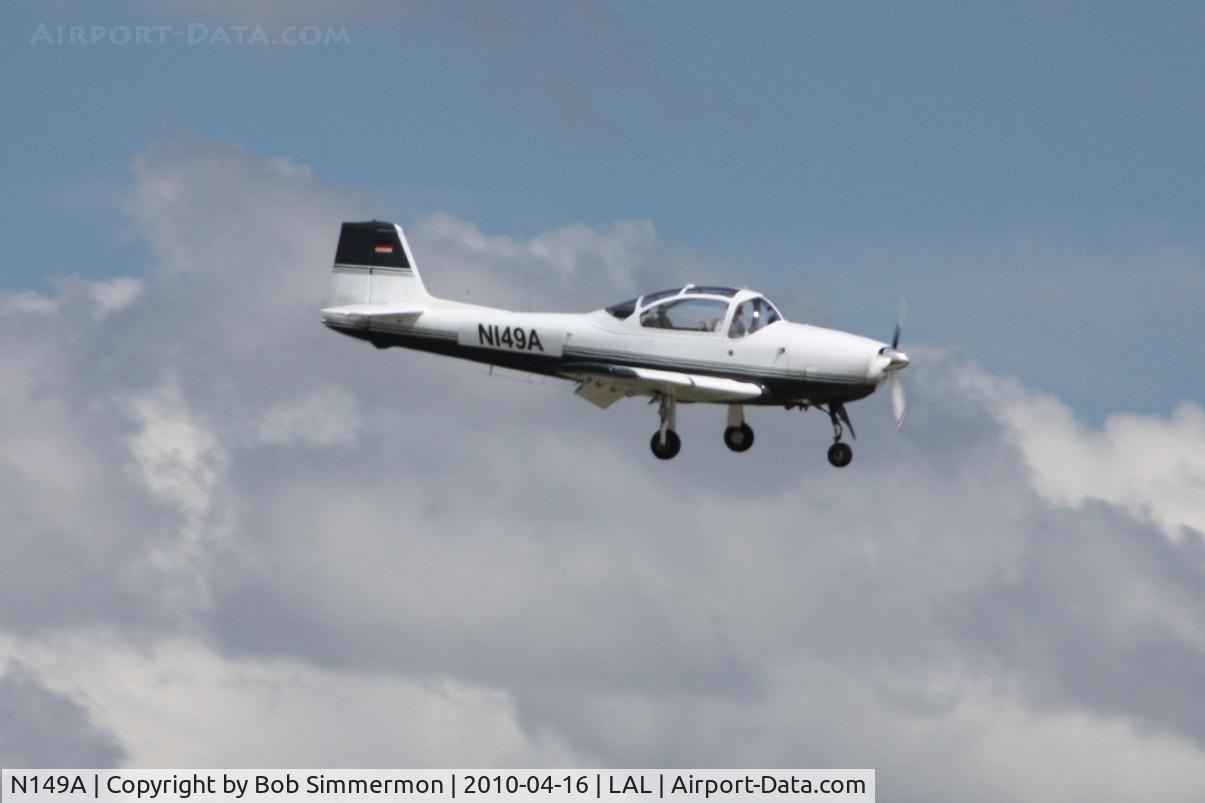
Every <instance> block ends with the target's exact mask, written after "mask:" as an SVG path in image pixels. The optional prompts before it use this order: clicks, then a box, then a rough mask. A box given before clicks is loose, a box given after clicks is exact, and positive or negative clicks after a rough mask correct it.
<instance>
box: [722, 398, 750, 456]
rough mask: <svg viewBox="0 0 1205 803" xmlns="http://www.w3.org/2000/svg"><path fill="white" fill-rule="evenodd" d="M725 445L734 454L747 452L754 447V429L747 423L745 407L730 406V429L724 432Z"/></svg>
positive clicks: (741, 405) (740, 405) (738, 405)
mask: <svg viewBox="0 0 1205 803" xmlns="http://www.w3.org/2000/svg"><path fill="white" fill-rule="evenodd" d="M724 445H725V446H727V447H728V448H729V449H731V450H732V451H734V452H747V451H749V447H750V446H752V445H753V427H751V426H749V425H748V424H746V423H745V405H743V404H730V405H728V428H727V429H725V430H724Z"/></svg>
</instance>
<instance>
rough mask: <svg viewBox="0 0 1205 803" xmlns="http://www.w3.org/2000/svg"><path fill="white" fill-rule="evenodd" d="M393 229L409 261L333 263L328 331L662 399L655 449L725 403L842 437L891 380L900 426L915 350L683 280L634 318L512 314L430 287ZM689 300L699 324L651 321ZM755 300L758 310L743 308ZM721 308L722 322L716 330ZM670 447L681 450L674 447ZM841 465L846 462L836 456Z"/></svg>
mask: <svg viewBox="0 0 1205 803" xmlns="http://www.w3.org/2000/svg"><path fill="white" fill-rule="evenodd" d="M382 225H384V224H382ZM394 228H395V229H396V231H397V235H398V240H399V242H400V243H401V245H402V248H403V249H404V251H405V254H406V263H407V264H408V266H409V267H406V268H397V267H372V266H362V265H359V266H357V265H342V264H337V265H336V266H335V271H334V278H333V283H332V304H331V305H330V306H328V307H326V308H325V309H323V311H322V320H323V323H325V324H326V325H327V326H329V327H331V328H332V329H335V330H337V331H340V332H342V333H344V334H348V335H352V336H354V337H359V338H362V339H366V340H369V341H371V342H373V343H374V344H375V345H378V346H380V347H382V348H384V347H388V346H392V345H398V346H403V347H408V348H416V349H420V350H426V351H434V352H437V353H442V354H446V355H449V356H456V357H461V358H464V359H469V360H474V361H477V362H483V363H487V364H492V365H498V366H502V367H507V368H517V369H519V370H526V371H531V372H534V373H540V374H545V375H552V376H559V377H563V378H567V379H571V380H574V381H576V382H577V383H578V389H577V394H578V395H579V396H582V397H583V398H585V399H586V400H588V401H590V402H592V403H593V404H595V405H597V406H599V407H601V408H606V407H609V406H610V405H611V404H613V403H614V402H615V401H617V400H618V399H620V398H624V397H626V396H635V395H644V396H651V397H654V398H656V399H658V400H659V401H660V402H661V418H662V427H661V429H660V430H659V432H658V434H657V435H655V436H654V451H655V452H656V451H657V442H658V439H660V445H661V447H662V448H663V450H664V449H666V448H668V447H666V443H667V439H672V440H673V441H675V442H676V441H677V440H678V439H677V435H676V434H674V433H673V432H672V423H673V421H674V409H673V408H674V406H675V405H676V403H677V402H711V403H726V404H729V405H730V409H729V414H728V425H729V427H730V429H731V428H733V427H746V429H747V425H745V424H744V413H743V407H742V406H741V405H743V404H757V405H774V404H778V405H783V406H785V407H787V408H793V407H798V408H801V409H806V408H808V407H812V406H816V407H821V408H822V409H824V410H825V411H826V412H828V413H829V415H830V417H831V419H832V422H833V427H834V441H839V440H840V438H841V435H842V433H843V430H844V427H843V426H842V424H843V423H844V424H846V425H848V423H849V419H848V416H847V415H846V413H845V409H844V404H845V403H846V402H848V401H854V400H857V399H860V398H863V397H865V396H867V395H869V394H870V393H872V392H873V391H874V390H875V389H876V388H877V387H878V386H879V385H880V384H881V383H882V382H883V381H884V380H886V379H888V378H889V377H891V378H892V382H893V390H892V401H893V408H894V410H895V416H896V419H897V423H898V422H900V421H902V418H903V414H904V405H903V395H902V388H901V387H900V385H899V383H898V372H899V371H900V370H901V369H902V368H904V367H905V366H907V364H908V357H907V355H905V354H904V353H903V352H901V351H899V350H898V349H897V348H896V347H895V344H888V343H883V342H880V341H877V340H872V339H870V338H866V337H862V336H859V335H854V334H850V333H847V332H841V331H837V330H834V329H825V328H823V327H819V326H811V325H808V324H801V323H789V322H787V321H786V320H783V319H781V315H780V314H779V313H778V311H777V309H776V308H774V307H773V305H772V304H770V303H769V302H768V300H765V299H764V297H763V296H762V295H761V294H760V293H757V292H755V291H752V290H747V289H745V290H731V289H727V288H721V289H719V290H716V289H715V288H710V290H712V291H713V292H709V291H708V290H709V288H695V287H693V286H691V285H687V286H686V287H685V288H681V289H679V290H678V291H677V292H676V293H674V294H672V295H665V296H662V295H661V294H651V295H654V296H659V297H657V298H654V299H652V300H648V301H646V300H645V299H644V298H642V299H640V300H639V303H638V304H636V305H634V308H633V309H632V311H631V312H630V314H628V315H627V316H626V317H619V316H618V315H616V314H613V313H612V312H610V311H608V310H596V311H594V312H589V313H584V314H575V313H538V312H515V311H510V310H503V309H497V308H493V307H485V306H480V305H476V304H466V303H462V302H457V301H450V300H446V299H440V298H436V297H434V296H432V295H430V294H429V293H428V292H427V290H426V288H425V286H424V285H423V283H422V279H421V277H420V276H419V271H418V268H417V267H416V265H415V262H414V259H413V256H412V254H411V253H410V248H409V244H408V243H407V242H406V239H405V235H404V233H403V232H402V229H401V227H399V226H394ZM382 231H387V230H386V229H382ZM385 236H387V235H385ZM685 299H696V300H698V303H695V304H693V305H683V306H679V307H677V309H678V310H682V309H689V308H690V307H691V306H694V307H697V308H700V309H705V310H712V312H711V313H709V314H708V318H701V319H700V321H699V326H700V327H701V328H700V329H699V330H697V331H696V330H693V329H692V330H684V329H667V328H659V327H657V326H655V325H650V324H651V323H653V320H652V319H654V318H655V315H656V313H657V312H658V311H664V310H672V309H673V305H674V304H677V303H679V302H682V301H683V300H685ZM756 300H760V301H757V304H758V305H759V306H756V307H755V306H753V305H748V304H746V302H751V301H756ZM708 302H710V303H708ZM721 304H722V307H721ZM741 305H745V307H744V309H749V310H752V309H759V312H760V313H761V317H759V318H757V320H758V321H759V322H760V321H762V320H764V319H766V318H770V323H768V324H764V325H761V326H760V328H758V329H756V331H753V332H751V333H748V334H745V335H743V336H734V335H733V329H732V326H733V319H734V317H735V316H736V314H737V309H738V307H740V306H741ZM616 306H617V307H618V306H621V305H616ZM721 309H722V314H720V311H721ZM679 314H681V313H679ZM715 315H719V316H720V317H718V319H715V323H714V325H712V324H711V321H710V319H711V318H712V317H713V316H715ZM742 322H743V318H742ZM702 327H708V328H702ZM896 338H897V340H898V327H897V334H896ZM734 421H735V422H736V423H733V422H734ZM667 433H668V434H667ZM671 435H672V438H670V436H671ZM748 438H750V439H751V438H752V431H751V430H749V431H748ZM729 445H730V446H732V444H731V443H730V444H729ZM842 447H843V448H846V449H848V447H844V445H843V444H842ZM732 448H734V449H736V448H737V447H736V446H732ZM744 448H748V445H745V447H744ZM834 448H835V447H834ZM742 450H743V449H742ZM671 451H672V453H676V451H677V448H676V446H675V447H674V448H673V449H672V450H671ZM672 453H671V454H668V455H666V454H661V453H659V454H658V456H659V457H667V456H670V457H672V456H673V454H672ZM830 460H833V456H832V454H831V451H830ZM846 462H848V460H846ZM834 465H844V463H839V462H837V461H835V460H834Z"/></svg>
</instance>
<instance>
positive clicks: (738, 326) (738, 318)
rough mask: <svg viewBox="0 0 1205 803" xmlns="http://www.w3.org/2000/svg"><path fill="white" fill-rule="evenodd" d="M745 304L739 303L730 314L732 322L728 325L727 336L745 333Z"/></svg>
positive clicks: (738, 335)
mask: <svg viewBox="0 0 1205 803" xmlns="http://www.w3.org/2000/svg"><path fill="white" fill-rule="evenodd" d="M744 307H745V305H744V304H741V305H740V306H738V307H737V308H736V312H735V313H733V315H732V323H731V324H729V325H728V336H729V337H742V336H743V335H744V334H745V331H746V330H745V309H744Z"/></svg>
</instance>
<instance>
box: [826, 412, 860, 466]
mask: <svg viewBox="0 0 1205 803" xmlns="http://www.w3.org/2000/svg"><path fill="white" fill-rule="evenodd" d="M828 417H829V420H831V421H832V422H833V445H832V446H830V447H828V462H829V463H830V464H832V465H833V466H834V467H835V468H844V467H845V466H848V465H849V461H851V460H853V459H854V450H853V449H851V448H850V447H849V444H848V443H842V441H841V436H842V435H844V434H845V427H843V426H842V423H843V422H844V424H845V426H847V427H849V434H850V435H851V436H853V437H855V438H856V437H857V435H856V434H855V433H854V425H853V424H851V423H850V421H849V414H848V413H846V412H845V405H844V404H830V405H829V406H828Z"/></svg>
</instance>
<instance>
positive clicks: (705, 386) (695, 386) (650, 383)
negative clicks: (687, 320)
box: [560, 363, 762, 409]
mask: <svg viewBox="0 0 1205 803" xmlns="http://www.w3.org/2000/svg"><path fill="white" fill-rule="evenodd" d="M560 374H561V375H562V376H564V377H566V378H568V379H575V380H577V381H578V382H580V383H581V384H580V385H578V388H577V391H576V392H577V395H579V396H581V397H582V398H583V399H585V400H586V401H589V402H591V403H593V404H596V405H598V406H599V407H602V408H604V409H605V408H607V407H610V406H611V405H612V404H614V403H615V402H617V401H618V400H620V399H622V398H623V397H625V396H656V395H673V396H675V397H677V399H678V401H684V402H738V401H747V400H749V399H756V398H758V397H759V396H761V395H762V386H761V385H756V384H754V383H752V382H740V381H738V380H735V379H725V378H723V377H719V376H706V375H704V374H684V373H681V372H679V371H661V370H658V369H655V368H636V367H631V366H627V365H608V364H606V363H571V364H569V365H566V366H564V367H563V368H561V370H560Z"/></svg>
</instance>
